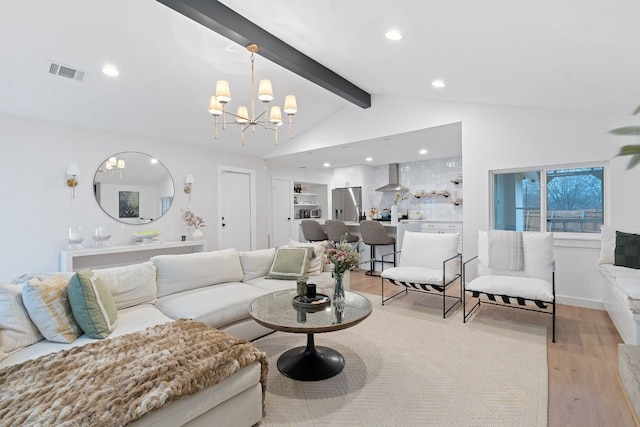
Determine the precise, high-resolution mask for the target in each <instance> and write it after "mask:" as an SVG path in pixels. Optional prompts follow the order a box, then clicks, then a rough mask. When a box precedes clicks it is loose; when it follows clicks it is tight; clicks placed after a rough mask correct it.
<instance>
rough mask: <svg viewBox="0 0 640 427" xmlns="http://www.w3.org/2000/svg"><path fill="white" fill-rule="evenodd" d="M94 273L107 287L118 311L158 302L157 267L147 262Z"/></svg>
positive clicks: (99, 270) (99, 269) (100, 269)
mask: <svg viewBox="0 0 640 427" xmlns="http://www.w3.org/2000/svg"><path fill="white" fill-rule="evenodd" d="M93 272H94V273H95V274H97V275H98V277H100V280H101V281H102V283H104V284H105V285H107V287H108V288H109V291H110V292H111V296H112V297H113V301H114V302H115V304H116V307H117V308H118V310H120V309H123V308H127V307H133V306H134V305H138V304H144V303H150V304H153V303H154V302H156V298H157V296H156V292H157V291H156V266H155V264H154V263H152V262H150V261H147V262H142V263H138V264H131V265H125V266H122V267H111V268H97V269H94V270H93Z"/></svg>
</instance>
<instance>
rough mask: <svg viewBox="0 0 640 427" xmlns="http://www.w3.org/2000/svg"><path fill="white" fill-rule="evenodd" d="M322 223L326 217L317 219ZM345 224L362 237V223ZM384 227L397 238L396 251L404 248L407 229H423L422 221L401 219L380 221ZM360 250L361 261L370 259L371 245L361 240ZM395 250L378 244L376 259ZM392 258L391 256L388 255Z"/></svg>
mask: <svg viewBox="0 0 640 427" xmlns="http://www.w3.org/2000/svg"><path fill="white" fill-rule="evenodd" d="M317 221H318V223H320V225H322V226H324V221H325V220H324V219H318V220H317ZM344 223H345V225H346V226H347V228H348V229H349V233H351V234H354V235H356V236H359V237H361V234H360V223H359V222H356V221H344ZM380 223H381V224H382V226H383V227H384V229H385V230H386V231H387V234H388V235H389V236H391V237H393V238H395V239H396V251H399V250H400V248H402V238H403V237H404V232H405V231H417V232H421V231H422V223H421V222H417V221H405V220H402V221H399V222H395V223H392V222H391V221H380ZM299 236H300V240H301V241H302V240H304V237H303V236H304V233H303V232H302V226H300V230H299ZM358 251H359V252H360V262H361V263H363V262H366V261H369V259H370V253H371V252H370V246H369V245H366V244H364V243H363V242H362V241H360V244H359V247H358ZM391 252H393V247H392V246H378V247H377V248H376V259H380V258H381V257H382V255H383V254H388V253H391ZM388 258H389V259H391V257H388ZM381 270H382V263H379V262H378V263H376V271H381Z"/></svg>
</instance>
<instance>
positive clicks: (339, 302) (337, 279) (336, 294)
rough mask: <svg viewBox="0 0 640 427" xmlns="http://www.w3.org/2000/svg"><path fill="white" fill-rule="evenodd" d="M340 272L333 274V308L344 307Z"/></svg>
mask: <svg viewBox="0 0 640 427" xmlns="http://www.w3.org/2000/svg"><path fill="white" fill-rule="evenodd" d="M342 276H343V275H342V274H337V273H336V274H334V283H333V306H334V308H335V309H344V285H343V283H342Z"/></svg>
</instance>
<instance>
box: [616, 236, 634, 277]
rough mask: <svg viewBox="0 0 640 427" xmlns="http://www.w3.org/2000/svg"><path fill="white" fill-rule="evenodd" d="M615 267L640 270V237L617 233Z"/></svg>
mask: <svg viewBox="0 0 640 427" xmlns="http://www.w3.org/2000/svg"><path fill="white" fill-rule="evenodd" d="M614 255H615V258H614V263H613V264H614V265H617V266H619V267H629V268H635V269H640V235H638V234H631V233H623V232H622V231H616V249H615V252H614Z"/></svg>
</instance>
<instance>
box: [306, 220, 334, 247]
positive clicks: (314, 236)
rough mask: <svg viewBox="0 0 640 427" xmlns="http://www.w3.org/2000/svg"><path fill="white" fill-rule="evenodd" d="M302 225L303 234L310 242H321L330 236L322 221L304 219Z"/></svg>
mask: <svg viewBox="0 0 640 427" xmlns="http://www.w3.org/2000/svg"><path fill="white" fill-rule="evenodd" d="M300 225H302V234H303V235H304V238H305V240H307V241H308V242H321V241H323V240H327V239H328V238H329V237H328V236H327V233H326V232H325V231H324V230H323V229H322V226H321V225H320V223H319V222H318V221H316V220H314V219H303V220H302V222H301V223H300Z"/></svg>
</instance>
